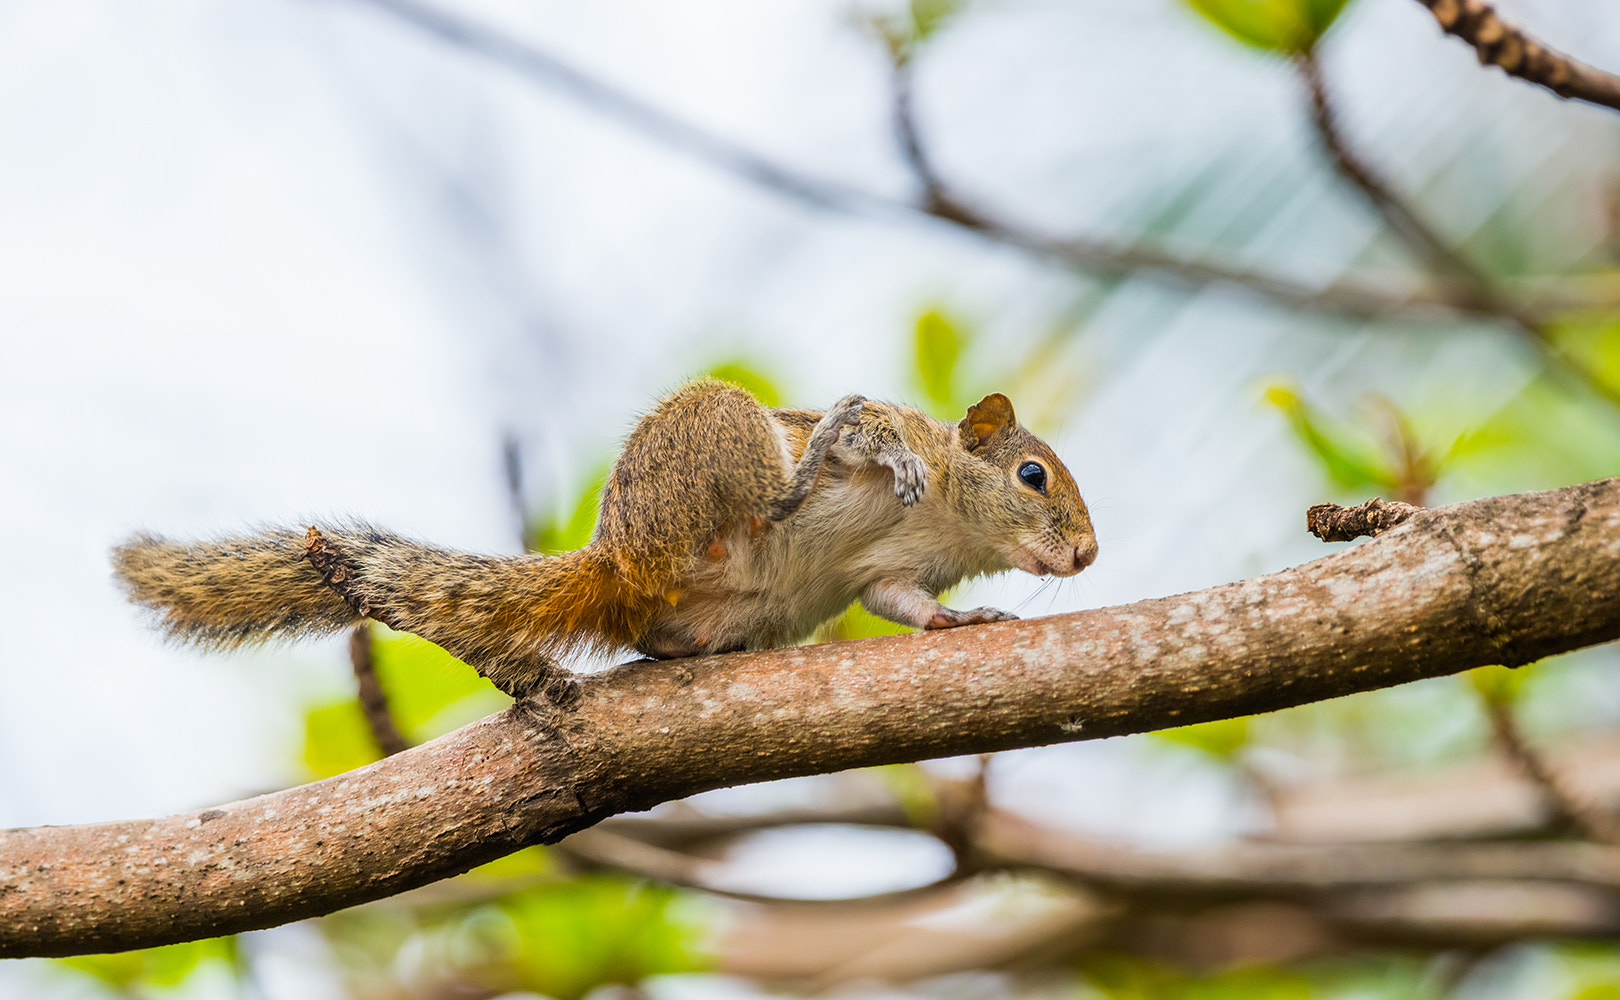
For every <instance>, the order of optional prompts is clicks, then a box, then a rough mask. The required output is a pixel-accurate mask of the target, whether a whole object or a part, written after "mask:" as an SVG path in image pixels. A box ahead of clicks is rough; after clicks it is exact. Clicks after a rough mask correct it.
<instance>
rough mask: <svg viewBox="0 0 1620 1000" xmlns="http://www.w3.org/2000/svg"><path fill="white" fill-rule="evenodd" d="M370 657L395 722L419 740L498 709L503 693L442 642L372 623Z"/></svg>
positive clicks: (411, 738) (447, 730)
mask: <svg viewBox="0 0 1620 1000" xmlns="http://www.w3.org/2000/svg"><path fill="white" fill-rule="evenodd" d="M371 658H372V662H373V664H374V666H375V669H376V671H377V681H378V683H379V684H381V685H382V689H383V693H384V694H385V695H386V696H387V698H388V708H389V712H390V713H391V714H392V715H393V717H394V722H395V724H397V725H398V726H399V728H400V731H401V732H402V733H404V734H405V737H406V738H407V739H409V740H411V741H412V742H415V743H420V742H422V741H424V740H428V739H432V738H433V737H435V736H438V735H440V734H441V733H446V732H449V731H450V730H451V729H454V728H456V727H457V726H460V725H463V724H465V723H467V722H471V721H472V720H474V719H477V718H480V717H482V716H484V715H488V714H489V713H490V712H494V711H497V710H499V709H500V708H501V707H502V706H503V705H505V704H506V701H505V698H504V696H502V695H500V694H499V693H498V692H496V691H495V689H494V687H493V686H492V685H491V684H490V683H489V682H488V681H486V680H485V679H484V678H482V677H480V676H478V671H476V670H474V669H473V668H472V667H469V666H468V665H467V664H465V663H463V662H462V661H460V660H458V659H456V658H455V657H454V656H451V655H450V654H449V653H447V652H445V651H444V649H443V648H442V647H440V646H437V645H435V644H434V643H431V642H429V641H427V640H426V639H423V638H420V637H419V636H414V635H409V634H407V633H405V632H395V631H393V630H391V629H384V628H381V627H379V626H373V627H372V645H371Z"/></svg>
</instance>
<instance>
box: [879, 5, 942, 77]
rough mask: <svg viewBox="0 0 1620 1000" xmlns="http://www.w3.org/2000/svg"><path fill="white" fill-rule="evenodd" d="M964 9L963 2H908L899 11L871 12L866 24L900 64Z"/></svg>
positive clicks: (914, 53) (907, 59) (891, 56)
mask: <svg viewBox="0 0 1620 1000" xmlns="http://www.w3.org/2000/svg"><path fill="white" fill-rule="evenodd" d="M965 6H967V5H966V3H965V2H964V0H907V2H906V3H905V4H903V5H902V6H901V7H900V9H898V10H890V11H881V10H874V11H869V12H868V13H867V14H866V21H867V23H868V24H869V25H870V26H871V28H872V29H873V30H874V31H876V32H877V35H878V37H879V38H881V39H883V44H884V45H885V46H887V47H888V50H889V56H890V58H892V59H893V60H894V61H895V62H896V63H897V64H900V63H905V62H907V61H909V60H910V59H911V58H912V57H913V56H914V55H916V53H917V50H918V49H919V48H920V47H922V46H923V45H924V44H926V43H927V42H928V40H929V39H931V38H933V37H934V36H935V35H936V34H938V33H939V32H940V31H941V30H942V29H943V28H945V26H946V25H948V24H949V23H950V22H951V20H952V19H953V18H955V17H956V15H957V14H959V13H961V11H962V9H963V8H964V7H965Z"/></svg>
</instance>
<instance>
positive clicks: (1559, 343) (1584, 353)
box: [1546, 312, 1620, 392]
mask: <svg viewBox="0 0 1620 1000" xmlns="http://www.w3.org/2000/svg"><path fill="white" fill-rule="evenodd" d="M1546 333H1547V337H1548V339H1549V340H1551V341H1552V343H1553V345H1554V346H1555V347H1557V348H1558V351H1559V352H1560V353H1561V354H1563V355H1564V356H1565V357H1566V358H1568V359H1569V360H1570V362H1571V363H1572V364H1575V365H1577V366H1578V367H1579V368H1580V369H1581V370H1582V371H1585V372H1587V373H1589V374H1590V375H1591V376H1592V378H1594V379H1595V380H1597V382H1598V383H1599V384H1601V385H1603V386H1606V387H1607V388H1609V389H1610V390H1613V391H1616V392H1620V315H1616V314H1614V313H1611V312H1597V313H1572V314H1568V315H1565V316H1562V317H1560V318H1558V319H1557V320H1555V321H1554V322H1552V323H1550V324H1548V325H1547V329H1546Z"/></svg>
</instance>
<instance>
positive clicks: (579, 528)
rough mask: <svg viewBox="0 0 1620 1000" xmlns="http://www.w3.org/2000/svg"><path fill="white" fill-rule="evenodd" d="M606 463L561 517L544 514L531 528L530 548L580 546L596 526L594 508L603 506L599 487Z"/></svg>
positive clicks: (552, 549)
mask: <svg viewBox="0 0 1620 1000" xmlns="http://www.w3.org/2000/svg"><path fill="white" fill-rule="evenodd" d="M607 474H608V465H607V463H603V464H602V465H601V466H600V467H599V470H598V471H597V473H596V475H594V476H592V477H591V478H590V480H589V482H588V485H587V486H586V487H585V489H584V490H583V491H582V492H581V493H580V495H579V497H578V498H577V499H575V501H574V503H573V505H572V506H570V507H569V508H568V512H567V513H566V514H565V515H563V516H562V517H558V516H557V515H556V514H555V513H553V514H551V515H549V516H543V517H542V518H541V520H540V523H539V527H538V528H535V529H532V535H531V537H530V539H529V548H531V549H533V550H534V551H536V552H549V553H558V552H572V551H574V550H575V549H582V548H584V547H585V546H586V544H587V543H589V542H590V540H591V532H593V531H594V530H596V516H597V512H598V511H599V510H601V507H602V487H603V485H605V484H606V483H607Z"/></svg>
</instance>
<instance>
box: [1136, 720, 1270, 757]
mask: <svg viewBox="0 0 1620 1000" xmlns="http://www.w3.org/2000/svg"><path fill="white" fill-rule="evenodd" d="M1152 735H1153V736H1154V737H1155V738H1156V739H1161V740H1168V741H1169V742H1171V743H1180V744H1182V745H1184V746H1190V747H1195V748H1197V749H1199V750H1202V751H1204V752H1205V753H1207V754H1209V755H1210V756H1211V757H1216V758H1219V759H1221V760H1231V759H1232V758H1234V757H1236V756H1237V755H1238V753H1239V751H1241V750H1242V749H1243V748H1244V747H1245V746H1246V745H1248V742H1249V717H1248V716H1241V717H1239V718H1236V719H1217V720H1215V721H1214V722H1200V723H1198V724H1196V725H1192V726H1177V727H1176V728H1175V729H1161V730H1159V731H1158V732H1156V733H1153V734H1152Z"/></svg>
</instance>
